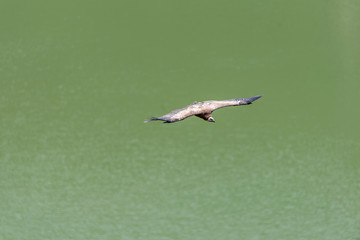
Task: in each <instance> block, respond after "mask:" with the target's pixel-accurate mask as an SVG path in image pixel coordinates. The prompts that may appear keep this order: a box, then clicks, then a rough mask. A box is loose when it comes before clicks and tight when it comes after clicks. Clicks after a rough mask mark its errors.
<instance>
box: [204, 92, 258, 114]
mask: <svg viewBox="0 0 360 240" xmlns="http://www.w3.org/2000/svg"><path fill="white" fill-rule="evenodd" d="M262 96H263V95H259V96H255V97H250V98H234V99H229V100H222V101H205V102H204V103H206V105H208V106H209V109H208V110H210V111H211V112H213V111H215V110H217V109H219V108H223V107H230V106H240V105H249V104H251V103H252V102H254V101H255V100H257V99H259V98H261V97H262Z"/></svg>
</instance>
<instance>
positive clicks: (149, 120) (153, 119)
mask: <svg viewBox="0 0 360 240" xmlns="http://www.w3.org/2000/svg"><path fill="white" fill-rule="evenodd" d="M156 120H161V119H159V118H154V117H153V118H150V119H147V120H145V121H144V123H148V122H151V121H156Z"/></svg>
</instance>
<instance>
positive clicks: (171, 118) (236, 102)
mask: <svg viewBox="0 0 360 240" xmlns="http://www.w3.org/2000/svg"><path fill="white" fill-rule="evenodd" d="M262 96H263V95H259V96H255V97H250V98H234V99H229V100H222V101H215V100H210V101H203V102H194V103H193V104H190V105H189V106H186V107H184V108H180V109H176V110H174V111H172V112H170V113H168V114H166V115H164V116H161V117H157V118H155V117H154V118H150V119H148V120H146V121H145V123H147V122H151V121H156V120H160V121H163V122H164V123H173V122H178V121H181V120H184V119H186V118H188V117H191V116H194V115H195V116H196V117H199V118H202V119H204V120H205V121H208V122H215V120H214V118H213V117H212V115H211V113H212V112H213V111H215V110H216V109H219V108H223V107H229V106H240V105H248V104H251V103H252V102H254V101H255V100H257V99H259V98H261V97H262Z"/></svg>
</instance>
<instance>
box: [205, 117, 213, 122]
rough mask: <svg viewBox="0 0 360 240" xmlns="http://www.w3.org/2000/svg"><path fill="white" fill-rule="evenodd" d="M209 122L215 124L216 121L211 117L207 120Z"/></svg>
mask: <svg viewBox="0 0 360 240" xmlns="http://www.w3.org/2000/svg"><path fill="white" fill-rule="evenodd" d="M207 121H208V122H215V119H214V118H213V117H209V118H208V119H207Z"/></svg>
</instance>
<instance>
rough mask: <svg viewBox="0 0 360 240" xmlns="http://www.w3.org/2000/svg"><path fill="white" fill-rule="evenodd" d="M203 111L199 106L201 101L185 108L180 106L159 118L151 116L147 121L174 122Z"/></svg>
mask: <svg viewBox="0 0 360 240" xmlns="http://www.w3.org/2000/svg"><path fill="white" fill-rule="evenodd" d="M202 111H203V110H202V109H201V107H200V106H199V103H198V102H194V103H193V104H190V105H189V106H186V107H184V108H180V109H176V110H174V111H171V112H170V113H168V114H166V115H164V116H161V117H157V118H150V119H148V120H146V121H145V123H147V122H151V121H156V120H160V121H164V123H173V122H177V121H181V120H184V119H185V118H188V117H191V116H193V115H196V114H201V113H202Z"/></svg>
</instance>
